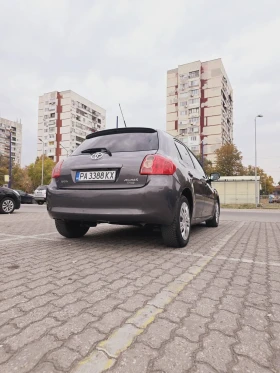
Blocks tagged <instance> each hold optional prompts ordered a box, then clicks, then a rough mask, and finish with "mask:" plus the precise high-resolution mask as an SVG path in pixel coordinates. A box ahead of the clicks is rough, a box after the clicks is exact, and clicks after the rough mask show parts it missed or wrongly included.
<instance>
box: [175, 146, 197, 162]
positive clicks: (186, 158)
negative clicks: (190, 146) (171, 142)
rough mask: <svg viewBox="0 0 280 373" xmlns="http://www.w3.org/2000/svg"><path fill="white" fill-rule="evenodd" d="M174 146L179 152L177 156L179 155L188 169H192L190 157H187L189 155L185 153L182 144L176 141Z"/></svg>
mask: <svg viewBox="0 0 280 373" xmlns="http://www.w3.org/2000/svg"><path fill="white" fill-rule="evenodd" d="M175 145H176V147H177V149H178V151H179V154H180V156H181V158H182V160H183V161H184V162H185V163H186V164H187V165H188V166H190V167H192V168H193V163H192V160H191V157H190V155H189V153H188V151H187V148H186V147H185V146H184V145H183V144H181V143H179V142H178V141H175Z"/></svg>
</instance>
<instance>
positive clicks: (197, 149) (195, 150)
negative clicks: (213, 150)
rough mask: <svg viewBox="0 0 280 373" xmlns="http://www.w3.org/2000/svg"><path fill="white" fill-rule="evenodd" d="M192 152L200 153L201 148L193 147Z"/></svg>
mask: <svg viewBox="0 0 280 373" xmlns="http://www.w3.org/2000/svg"><path fill="white" fill-rule="evenodd" d="M191 150H192V151H193V152H198V151H199V147H198V146H191Z"/></svg>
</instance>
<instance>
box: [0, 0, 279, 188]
mask: <svg viewBox="0 0 280 373" xmlns="http://www.w3.org/2000/svg"><path fill="white" fill-rule="evenodd" d="M279 14H280V4H279V3H278V2H277V1H276V0H267V1H266V2H265V3H264V2H256V1H253V0H248V1H246V2H244V1H241V0H236V1H235V2H225V1H222V0H212V1H211V2H209V1H205V0H197V1H195V2H194V1H190V0H173V1H172V2H164V1H159V0H142V1H141V2H136V1H131V0H116V1H114V8H113V7H112V1H111V0H94V1H92V0H84V1H83V2H75V1H72V0H59V1H55V0H48V1H47V2H46V1H44V2H42V1H41V2H38V1H37V0H26V1H24V2H22V1H20V0H18V1H16V0H15V1H3V2H2V4H1V13H0V34H1V35H5V36H4V37H2V38H1V44H0V81H1V85H0V113H1V115H2V116H3V117H6V118H10V119H16V118H21V119H22V122H23V124H24V131H23V136H24V141H23V164H26V163H29V162H31V161H33V160H34V158H35V156H36V142H37V141H36V137H37V135H36V129H37V115H38V97H39V95H41V94H43V93H45V92H49V91H53V90H66V89H72V90H74V91H76V92H77V93H79V94H81V95H82V96H84V97H86V98H88V99H90V100H92V101H93V102H95V103H96V104H98V105H100V106H102V107H104V108H105V109H106V110H107V125H108V127H112V126H114V125H115V118H116V115H119V116H120V111H119V108H118V103H119V102H120V103H121V104H122V107H123V110H124V114H125V117H126V120H127V122H128V123H129V124H130V125H135V126H136V125H137V126H138V125H143V126H152V127H155V128H162V129H164V128H165V103H166V97H165V95H166V87H165V84H166V71H167V70H168V69H171V68H174V67H176V66H177V65H179V64H183V63H186V62H189V61H194V60H199V59H200V60H209V59H213V58H217V57H221V58H222V59H223V62H224V65H225V68H226V71H227V73H228V76H229V79H230V81H231V84H232V86H233V89H234V122H235V126H234V136H235V138H234V141H235V143H236V144H237V146H238V147H239V148H240V149H241V151H242V152H243V155H244V162H245V163H253V161H254V117H255V115H257V114H258V113H262V114H263V115H264V118H263V119H262V120H261V121H259V123H258V151H259V164H260V166H261V167H263V168H265V169H267V170H269V169H270V170H271V169H273V170H271V173H272V174H273V176H274V178H275V180H277V181H278V179H280V174H279V172H278V169H275V168H277V167H278V165H279V166H280V164H279V163H280V156H279V144H278V138H279V123H280V121H279V118H280V113H279V111H280V109H279V108H280V105H279V104H280V102H279V98H278V90H279V76H280V52H279V50H278V48H277V47H278V44H277V37H276V35H278V34H279V32H280V17H279ZM269 157H272V158H269ZM279 171H280V169H279Z"/></svg>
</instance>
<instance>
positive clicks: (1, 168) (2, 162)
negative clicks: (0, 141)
mask: <svg viewBox="0 0 280 373" xmlns="http://www.w3.org/2000/svg"><path fill="white" fill-rule="evenodd" d="M5 175H9V158H8V157H6V156H4V155H2V154H0V185H3V184H6V183H5V179H4V176H5Z"/></svg>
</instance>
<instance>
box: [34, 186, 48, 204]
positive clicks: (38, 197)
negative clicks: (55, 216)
mask: <svg viewBox="0 0 280 373" xmlns="http://www.w3.org/2000/svg"><path fill="white" fill-rule="evenodd" d="M47 187H48V186H47V185H40V186H38V188H37V189H36V190H35V192H34V200H35V201H36V202H37V201H44V202H46V198H47Z"/></svg>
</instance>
